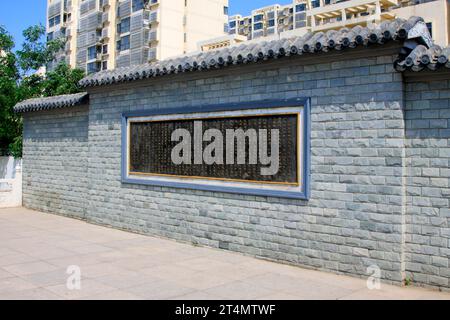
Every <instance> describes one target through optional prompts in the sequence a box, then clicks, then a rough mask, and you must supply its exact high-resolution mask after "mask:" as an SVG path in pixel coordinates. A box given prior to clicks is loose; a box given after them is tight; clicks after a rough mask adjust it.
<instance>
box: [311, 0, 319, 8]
mask: <svg viewBox="0 0 450 320" xmlns="http://www.w3.org/2000/svg"><path fill="white" fill-rule="evenodd" d="M311 6H312V7H313V8H319V7H320V0H312V1H311Z"/></svg>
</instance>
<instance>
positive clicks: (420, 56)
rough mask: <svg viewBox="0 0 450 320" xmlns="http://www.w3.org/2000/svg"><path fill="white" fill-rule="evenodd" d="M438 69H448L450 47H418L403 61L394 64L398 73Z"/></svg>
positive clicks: (449, 64)
mask: <svg viewBox="0 0 450 320" xmlns="http://www.w3.org/2000/svg"><path fill="white" fill-rule="evenodd" d="M440 68H447V69H450V47H446V48H442V47H440V46H438V45H434V46H432V47H431V48H427V47H426V46H424V45H418V46H417V47H416V48H414V50H412V51H411V53H410V54H409V55H408V56H407V57H406V58H405V59H402V60H397V61H396V62H395V69H396V70H397V71H400V72H403V71H405V70H411V71H416V72H418V71H422V70H437V69H440Z"/></svg>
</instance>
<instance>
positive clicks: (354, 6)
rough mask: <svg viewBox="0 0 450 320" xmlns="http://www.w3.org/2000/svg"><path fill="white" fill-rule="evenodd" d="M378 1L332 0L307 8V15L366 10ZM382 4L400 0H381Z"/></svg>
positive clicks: (395, 3)
mask: <svg viewBox="0 0 450 320" xmlns="http://www.w3.org/2000/svg"><path fill="white" fill-rule="evenodd" d="M376 2H378V1H377V0H351V1H350V0H344V1H339V0H334V1H332V2H330V4H325V5H324V6H321V7H316V8H311V9H309V10H307V15H308V16H309V17H310V16H317V15H323V16H324V17H326V16H327V14H331V13H333V12H336V11H342V10H360V11H362V10H365V9H367V8H368V7H373V5H374V4H375V3H376ZM379 2H380V5H381V6H382V7H387V8H389V7H391V6H396V5H397V4H398V0H380V1H379Z"/></svg>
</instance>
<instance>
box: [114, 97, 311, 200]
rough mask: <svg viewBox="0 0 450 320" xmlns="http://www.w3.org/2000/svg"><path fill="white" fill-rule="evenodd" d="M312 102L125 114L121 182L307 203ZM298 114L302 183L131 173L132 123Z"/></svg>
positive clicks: (280, 101)
mask: <svg viewBox="0 0 450 320" xmlns="http://www.w3.org/2000/svg"><path fill="white" fill-rule="evenodd" d="M310 112H311V111H310V99H308V98H298V99H287V100H270V101H269V100H264V101H251V102H243V103H235V104H222V105H220V104H219V105H211V106H198V107H181V108H173V109H163V110H142V111H132V112H126V113H123V114H122V168H121V175H122V183H123V184H140V185H152V186H158V187H169V188H183V189H193V190H203V191H215V192H225V193H237V194H246V195H255V196H270V197H282V198H292V199H303V200H308V199H309V196H310V157H311V154H310V130H311V128H310ZM280 113H281V114H292V113H297V114H299V124H298V125H299V128H298V129H299V133H300V134H299V135H300V139H298V141H297V143H298V148H297V149H298V155H297V157H298V160H299V161H298V162H299V165H298V167H299V168H298V169H297V170H298V172H297V173H298V174H299V182H300V183H299V184H298V185H295V186H292V185H277V184H271V183H261V184H258V185H255V184H254V183H246V182H242V181H227V180H226V179H224V180H221V179H218V180H210V179H207V178H205V179H193V178H190V177H176V176H174V177H170V176H168V177H165V176H157V175H139V174H133V173H132V172H130V171H129V123H130V122H136V121H150V120H155V119H157V120H177V119H178V120H179V119H190V118H193V117H196V118H204V119H208V118H217V117H218V116H222V117H233V116H236V115H253V116H257V115H262V114H269V115H270V114H280Z"/></svg>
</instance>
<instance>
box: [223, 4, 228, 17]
mask: <svg viewBox="0 0 450 320" xmlns="http://www.w3.org/2000/svg"><path fill="white" fill-rule="evenodd" d="M223 14H224V15H228V7H227V6H225V7H223Z"/></svg>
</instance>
